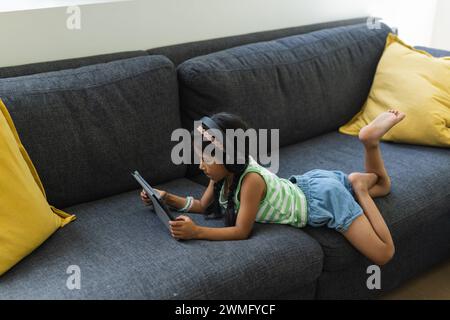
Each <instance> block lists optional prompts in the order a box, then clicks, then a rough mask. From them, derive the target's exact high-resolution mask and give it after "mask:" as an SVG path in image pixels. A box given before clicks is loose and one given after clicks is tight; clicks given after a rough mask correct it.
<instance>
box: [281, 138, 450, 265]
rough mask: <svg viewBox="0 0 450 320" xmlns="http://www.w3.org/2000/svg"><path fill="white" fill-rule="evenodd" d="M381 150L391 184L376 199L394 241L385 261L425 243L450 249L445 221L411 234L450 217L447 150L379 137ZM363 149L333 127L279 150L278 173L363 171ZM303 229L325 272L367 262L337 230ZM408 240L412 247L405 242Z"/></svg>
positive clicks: (449, 156)
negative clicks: (321, 253) (320, 252)
mask: <svg viewBox="0 0 450 320" xmlns="http://www.w3.org/2000/svg"><path fill="white" fill-rule="evenodd" d="M381 150H382V155H383V159H384V163H385V166H386V169H387V171H388V174H389V176H390V177H391V182H392V189H391V193H390V194H389V195H387V196H386V197H382V198H376V199H375V203H376V204H377V206H378V208H379V209H380V211H381V213H382V215H383V217H384V219H385V220H386V223H387V225H388V227H389V229H390V230H391V233H392V236H393V239H394V242H395V244H396V255H395V256H394V259H393V260H392V261H391V262H390V263H389V264H388V265H390V264H395V263H403V264H405V263H407V262H406V261H399V260H400V259H398V258H399V257H404V258H406V259H407V257H408V256H409V257H412V256H413V255H414V252H416V253H418V252H421V251H423V248H425V246H429V245H430V243H434V244H435V248H434V249H432V250H434V251H435V253H436V254H437V253H438V252H441V251H442V252H447V253H448V252H450V228H449V226H450V223H446V224H442V223H441V225H440V226H439V225H438V226H437V228H436V229H435V231H434V233H433V232H430V233H429V234H428V236H427V237H422V238H419V239H416V238H415V234H417V233H419V231H420V230H426V229H427V228H428V227H427V226H428V225H433V222H434V221H442V220H443V219H447V220H448V221H449V222H450V219H448V218H449V211H448V206H449V204H450V189H449V188H448V181H450V167H449V159H450V150H449V149H441V148H433V147H424V146H416V145H406V144H396V143H392V142H382V143H381ZM363 152H364V148H363V146H362V144H361V143H360V142H359V140H358V138H356V137H353V136H348V135H344V134H341V133H338V132H332V133H329V134H326V135H322V136H320V137H316V138H313V139H310V140H308V141H305V142H302V143H299V144H296V145H292V146H289V147H286V148H283V149H281V151H280V171H279V173H278V175H279V176H281V177H288V176H289V175H291V174H302V173H303V172H306V171H308V170H311V169H314V168H321V169H327V170H335V169H337V170H342V171H344V172H346V173H350V172H353V171H359V172H364V153H363ZM305 231H306V232H307V233H308V234H310V235H311V236H312V237H313V238H314V239H316V240H317V241H318V242H319V243H320V244H321V246H322V248H323V250H324V254H325V257H324V259H325V260H324V270H325V271H339V272H341V271H343V270H345V269H348V268H350V267H352V266H355V265H358V264H361V263H364V264H367V265H369V264H371V263H369V261H368V260H367V259H365V258H364V257H363V256H362V255H361V254H359V253H358V252H357V251H356V249H354V248H353V247H352V246H351V245H350V244H349V243H348V242H347V240H346V239H345V238H344V237H343V236H342V235H341V234H339V233H338V232H335V231H333V230H329V229H327V228H311V227H308V228H306V229H305ZM413 241H414V242H415V243H416V242H417V246H410V243H411V242H413Z"/></svg>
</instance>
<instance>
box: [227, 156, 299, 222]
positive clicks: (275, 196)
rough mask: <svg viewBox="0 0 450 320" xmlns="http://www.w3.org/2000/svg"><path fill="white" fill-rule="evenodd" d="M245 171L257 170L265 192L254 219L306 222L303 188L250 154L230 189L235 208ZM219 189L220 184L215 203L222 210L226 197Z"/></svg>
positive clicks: (237, 208)
mask: <svg viewBox="0 0 450 320" xmlns="http://www.w3.org/2000/svg"><path fill="white" fill-rule="evenodd" d="M249 172H256V173H258V174H259V175H260V176H261V177H262V178H263V179H264V181H265V183H266V195H265V197H264V199H263V200H261V202H260V204H259V208H258V213H257V214H256V221H257V222H262V223H280V224H289V225H292V226H294V227H298V228H301V227H304V226H305V225H306V222H307V205H306V197H305V194H304V193H303V191H302V190H301V189H300V188H299V187H298V186H297V185H296V184H294V183H292V182H291V181H289V180H288V179H284V178H280V177H278V176H277V175H276V174H274V173H272V172H271V171H269V170H268V169H266V168H264V167H262V166H261V165H259V164H258V163H257V162H256V161H255V160H254V159H253V157H252V156H250V159H249V164H248V166H247V168H246V169H245V171H244V172H243V174H242V175H241V177H240V179H239V181H238V185H237V188H236V191H235V193H234V204H235V208H236V211H239V205H240V202H239V191H240V189H241V183H242V179H243V178H244V176H245V175H246V174H247V173H249ZM223 189H224V184H223V185H222V189H221V190H220V197H219V203H220V206H221V207H222V209H223V210H225V209H226V207H227V202H228V201H227V199H225V198H224V195H223V192H224V190H223Z"/></svg>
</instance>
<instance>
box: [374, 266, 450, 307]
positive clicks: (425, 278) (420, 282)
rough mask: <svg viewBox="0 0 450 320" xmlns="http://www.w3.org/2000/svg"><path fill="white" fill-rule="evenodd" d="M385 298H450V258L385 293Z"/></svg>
mask: <svg viewBox="0 0 450 320" xmlns="http://www.w3.org/2000/svg"><path fill="white" fill-rule="evenodd" d="M381 299H384V300H450V259H449V260H448V261H447V262H444V263H442V264H440V265H438V266H436V267H434V268H433V269H430V270H429V271H427V272H425V273H423V274H421V275H419V276H417V277H416V278H414V279H413V280H410V281H408V282H406V283H405V284H404V285H403V286H401V287H400V288H397V289H396V290H394V291H392V292H390V293H388V294H386V295H384V296H383V297H382V298H381Z"/></svg>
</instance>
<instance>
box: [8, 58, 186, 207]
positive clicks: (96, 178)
mask: <svg viewBox="0 0 450 320" xmlns="http://www.w3.org/2000/svg"><path fill="white" fill-rule="evenodd" d="M0 98H1V99H3V101H4V102H5V104H6V105H7V106H8V109H9V112H10V114H11V117H12V118H13V120H14V122H15V125H16V127H17V131H18V132H19V136H20V138H21V139H22V142H23V144H24V146H25V148H26V149H27V151H28V153H29V154H30V157H31V159H32V160H33V162H34V164H35V166H36V169H37V171H38V172H39V175H40V177H41V179H42V183H43V185H44V188H45V190H46V192H47V196H48V200H49V202H50V203H52V204H53V205H55V206H58V207H64V206H69V205H71V204H76V203H81V202H85V201H90V200H95V199H99V198H102V197H106V196H109V195H113V194H118V193H121V192H124V191H127V190H131V189H133V188H134V186H135V185H134V183H135V181H134V179H133V178H132V176H131V174H130V173H131V172H132V171H134V170H139V171H140V173H141V174H143V175H145V176H146V177H147V178H148V179H149V181H151V182H152V183H160V182H164V181H168V180H171V179H173V178H179V177H182V176H183V175H184V173H185V166H176V165H174V164H173V163H172V161H171V154H170V153H171V146H172V145H174V143H172V142H171V141H170V136H171V133H172V131H173V130H174V129H176V128H179V127H180V116H179V107H178V97H177V81H176V73H175V69H174V67H173V64H172V63H171V62H170V61H169V60H168V59H167V58H165V57H162V56H144V57H137V58H130V59H124V60H117V61H113V62H109V63H104V64H97V65H92V66H86V67H81V68H78V69H67V70H62V71H55V72H49V73H41V74H36V75H30V76H23V77H17V78H7V79H0Z"/></svg>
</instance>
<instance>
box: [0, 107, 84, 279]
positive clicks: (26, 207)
mask: <svg viewBox="0 0 450 320" xmlns="http://www.w3.org/2000/svg"><path fill="white" fill-rule="evenodd" d="M0 154H1V156H0V190H1V193H0V230H1V233H0V276H1V275H2V274H3V273H4V272H6V271H7V270H8V269H10V268H11V267H12V266H13V265H15V264H16V263H17V262H19V261H20V260H21V259H22V258H23V257H24V256H26V255H27V254H29V253H30V252H31V251H32V250H34V249H35V248H37V247H38V246H39V245H40V244H41V243H42V242H43V241H45V240H46V239H47V238H48V237H49V236H50V235H51V234H52V233H53V232H55V231H56V229H58V228H59V227H62V226H64V225H66V224H67V223H69V222H70V221H72V220H73V219H74V218H75V217H74V216H70V215H68V214H67V213H65V212H63V211H61V210H58V209H56V208H53V207H51V206H49V204H48V203H47V199H46V198H45V193H44V192H43V188H42V184H41V180H40V179H39V175H38V174H37V173H36V170H35V168H34V166H33V163H32V162H31V160H30V158H29V157H28V154H27V152H26V150H25V149H24V147H23V145H22V143H21V142H20V139H19V137H18V135H17V132H16V129H15V127H14V124H13V123H12V121H11V117H10V116H9V114H8V110H7V109H6V107H5V106H4V105H3V102H2V101H1V100H0Z"/></svg>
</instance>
